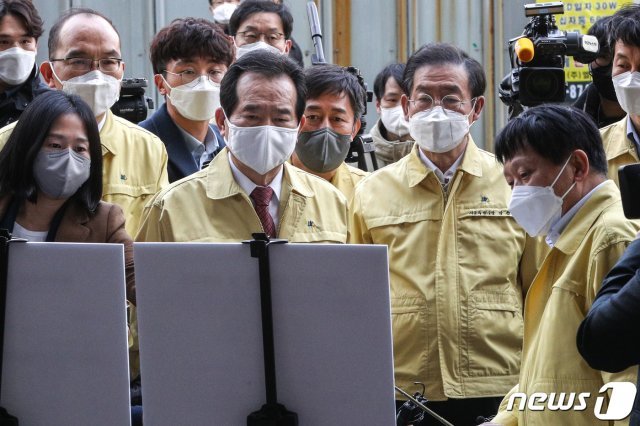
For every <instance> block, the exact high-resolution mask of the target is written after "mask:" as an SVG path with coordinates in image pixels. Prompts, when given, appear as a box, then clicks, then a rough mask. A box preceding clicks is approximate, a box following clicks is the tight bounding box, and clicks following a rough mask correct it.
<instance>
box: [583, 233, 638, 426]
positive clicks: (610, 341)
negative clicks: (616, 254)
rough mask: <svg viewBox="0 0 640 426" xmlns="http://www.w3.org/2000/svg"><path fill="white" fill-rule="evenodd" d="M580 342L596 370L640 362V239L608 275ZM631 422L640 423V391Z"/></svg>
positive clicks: (622, 367)
mask: <svg viewBox="0 0 640 426" xmlns="http://www.w3.org/2000/svg"><path fill="white" fill-rule="evenodd" d="M577 343H578V350H579V351H580V354H581V355H582V356H583V358H584V359H585V360H586V361H587V362H588V363H589V365H590V366H591V367H592V368H594V369H597V370H603V371H608V372H611V373H616V372H619V371H622V370H624V369H626V368H629V367H631V366H633V365H637V364H640V240H635V241H633V242H632V243H631V244H630V245H629V247H628V248H627V250H626V251H625V252H624V254H623V255H622V257H621V258H620V260H618V263H617V264H616V265H615V266H614V267H613V269H612V270H611V271H610V272H609V274H608V275H607V276H606V277H605V279H604V281H603V282H602V288H601V289H600V291H599V292H598V295H597V297H596V300H595V301H594V302H593V305H591V309H590V310H589V313H588V314H587V317H586V318H585V319H584V321H582V324H580V328H579V329H578V337H577ZM639 380H640V377H639ZM630 424H631V426H640V392H638V393H636V399H635V402H634V404H633V411H632V413H631V422H630Z"/></svg>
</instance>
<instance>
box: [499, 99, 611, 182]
mask: <svg viewBox="0 0 640 426" xmlns="http://www.w3.org/2000/svg"><path fill="white" fill-rule="evenodd" d="M525 148H531V149H532V150H533V151H534V152H536V153H537V154H538V155H540V156H541V157H543V158H546V159H547V160H549V161H551V162H552V163H553V164H556V165H560V164H563V163H564V162H565V161H567V158H569V155H570V154H571V153H572V152H573V151H575V150H576V149H580V150H582V151H584V152H585V153H586V154H587V158H588V159H589V166H590V167H591V168H592V169H593V170H594V171H596V172H598V173H600V174H602V175H606V174H607V156H606V154H605V152H604V148H603V145H602V138H601V137H600V131H599V130H598V128H597V127H596V125H595V124H594V122H593V119H592V118H591V117H590V116H589V115H587V114H586V113H585V112H583V111H581V110H579V109H576V108H572V107H567V106H561V105H540V106H536V107H533V108H529V109H527V110H526V111H524V112H523V113H522V114H520V115H519V116H518V117H516V118H514V119H512V120H511V121H509V122H508V123H507V125H506V126H505V127H504V129H502V130H501V131H500V133H498V135H497V136H496V143H495V151H496V157H497V158H498V161H500V162H501V163H503V164H504V163H505V162H506V161H509V160H510V159H512V158H513V157H515V156H516V155H517V154H518V153H519V152H522V151H523V150H524V149H525Z"/></svg>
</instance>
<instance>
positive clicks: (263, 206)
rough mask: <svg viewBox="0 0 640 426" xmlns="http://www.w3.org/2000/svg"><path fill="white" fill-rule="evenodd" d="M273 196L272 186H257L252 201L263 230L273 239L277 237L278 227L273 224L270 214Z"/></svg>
mask: <svg viewBox="0 0 640 426" xmlns="http://www.w3.org/2000/svg"><path fill="white" fill-rule="evenodd" d="M271 196H273V189H272V188H271V187H270V186H256V187H255V189H254V190H253V191H252V192H251V195H250V197H251V199H252V200H253V203H254V206H255V209H256V213H258V217H259V218H260V223H262V229H264V232H265V234H267V235H268V236H269V237H271V238H275V236H276V225H275V224H274V223H273V218H272V217H271V215H270V214H269V202H270V201H271Z"/></svg>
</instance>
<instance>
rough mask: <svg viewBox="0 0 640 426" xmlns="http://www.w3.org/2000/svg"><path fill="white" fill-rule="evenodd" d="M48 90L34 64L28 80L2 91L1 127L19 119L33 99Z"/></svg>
mask: <svg viewBox="0 0 640 426" xmlns="http://www.w3.org/2000/svg"><path fill="white" fill-rule="evenodd" d="M47 90H51V89H50V88H49V86H47V85H46V84H45V83H44V82H43V81H42V80H41V79H40V73H39V72H38V67H37V66H34V67H33V71H32V72H31V75H30V76H29V78H28V79H27V81H25V82H24V83H22V84H21V85H19V86H14V87H8V88H7V89H6V90H5V91H4V92H3V93H0V127H4V126H6V125H7V124H10V123H13V122H14V121H16V120H18V119H19V118H20V115H21V114H22V111H24V110H25V108H26V107H27V106H28V105H29V104H30V103H31V101H33V99H34V98H35V97H36V96H38V95H41V94H43V93H44V92H46V91H47Z"/></svg>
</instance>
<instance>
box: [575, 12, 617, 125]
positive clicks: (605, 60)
mask: <svg viewBox="0 0 640 426" xmlns="http://www.w3.org/2000/svg"><path fill="white" fill-rule="evenodd" d="M610 21H611V17H610V16H608V17H606V18H602V19H599V20H597V21H596V23H595V24H593V25H592V26H591V28H589V31H588V34H589V35H592V36H595V37H596V38H597V39H598V43H599V45H600V52H599V54H598V57H597V58H596V59H595V60H594V61H593V62H591V63H590V64H589V73H590V74H591V78H592V79H593V82H592V83H589V84H588V85H587V87H586V88H585V90H584V91H583V92H582V94H581V95H580V97H578V99H576V101H575V103H574V104H573V106H574V107H576V108H578V109H581V110H583V111H584V112H586V113H587V114H589V116H591V118H593V120H594V121H595V123H596V125H597V126H598V127H605V126H608V125H609V124H613V123H615V122H616V121H619V120H620V119H622V118H623V117H624V116H625V112H624V110H623V109H622V108H621V107H620V104H619V103H618V98H617V97H616V91H615V89H614V87H613V81H612V80H611V69H612V67H613V64H612V60H613V54H612V52H611V47H610V46H609V23H610Z"/></svg>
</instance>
